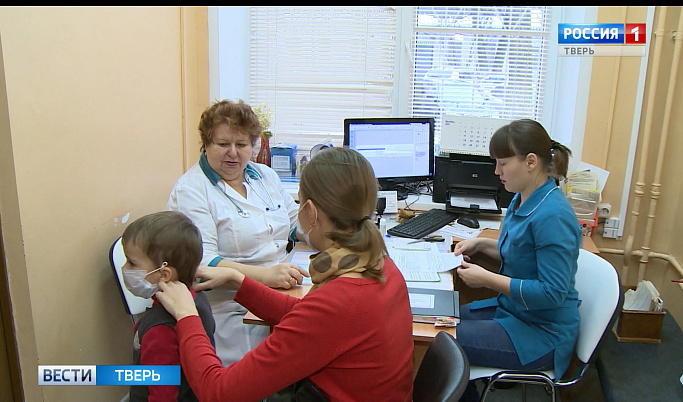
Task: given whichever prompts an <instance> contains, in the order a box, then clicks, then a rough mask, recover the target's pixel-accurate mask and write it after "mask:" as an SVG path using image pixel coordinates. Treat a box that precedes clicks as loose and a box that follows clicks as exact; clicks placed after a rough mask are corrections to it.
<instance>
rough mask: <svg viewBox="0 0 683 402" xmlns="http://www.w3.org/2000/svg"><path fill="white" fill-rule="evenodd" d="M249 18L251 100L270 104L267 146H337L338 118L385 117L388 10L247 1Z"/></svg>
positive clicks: (390, 58) (390, 80)
mask: <svg viewBox="0 0 683 402" xmlns="http://www.w3.org/2000/svg"><path fill="white" fill-rule="evenodd" d="M250 17H251V22H250V24H251V38H250V59H251V60H250V95H249V102H250V104H251V105H252V106H256V105H259V104H266V105H267V106H268V108H270V109H271V110H272V112H273V118H272V126H271V127H270V129H271V131H272V132H273V134H274V139H273V140H271V146H273V145H274V144H276V143H280V142H285V143H295V144H297V145H298V147H299V152H300V153H301V152H307V151H308V150H309V149H310V148H311V147H312V146H314V145H315V144H317V143H320V142H323V141H325V140H326V139H331V140H332V141H333V143H334V144H335V146H341V144H342V138H343V121H344V118H347V117H385V116H390V114H391V106H392V99H391V95H392V89H393V87H394V85H395V83H394V64H395V60H394V52H395V48H396V10H395V9H394V8H388V7H290V6H278V7H252V8H251V14H250Z"/></svg>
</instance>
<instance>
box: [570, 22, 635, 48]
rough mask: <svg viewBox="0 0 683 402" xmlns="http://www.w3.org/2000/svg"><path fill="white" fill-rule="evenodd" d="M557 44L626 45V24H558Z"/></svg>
mask: <svg viewBox="0 0 683 402" xmlns="http://www.w3.org/2000/svg"><path fill="white" fill-rule="evenodd" d="M557 27H558V28H557V43H559V44H567V45H572V44H573V45H588V44H624V40H625V37H624V24H557Z"/></svg>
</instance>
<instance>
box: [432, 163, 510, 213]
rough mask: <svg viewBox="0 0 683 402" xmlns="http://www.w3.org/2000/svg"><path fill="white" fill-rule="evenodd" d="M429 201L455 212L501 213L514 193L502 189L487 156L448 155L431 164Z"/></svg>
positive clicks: (494, 167)
mask: <svg viewBox="0 0 683 402" xmlns="http://www.w3.org/2000/svg"><path fill="white" fill-rule="evenodd" d="M434 165H435V166H434V185H433V189H432V201H434V202H438V203H445V204H446V210H447V211H451V212H457V213H468V214H477V213H493V214H500V213H502V209H501V208H507V207H508V205H510V201H511V200H512V196H513V195H514V194H512V193H510V192H508V191H507V190H505V187H504V186H503V184H502V183H501V182H500V179H499V178H498V176H497V175H496V173H495V170H496V161H495V159H492V158H491V157H489V156H488V155H475V154H460V153H451V154H449V155H448V156H437V157H436V158H435V163H434Z"/></svg>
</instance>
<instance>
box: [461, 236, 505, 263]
mask: <svg viewBox="0 0 683 402" xmlns="http://www.w3.org/2000/svg"><path fill="white" fill-rule="evenodd" d="M453 253H454V254H455V255H462V256H463V259H464V260H465V261H469V260H470V257H472V256H473V255H475V254H477V253H482V254H485V255H487V256H489V257H492V258H495V259H497V260H500V255H499V254H498V241H497V240H494V239H489V238H485V237H475V238H472V239H467V240H463V241H461V242H459V243H457V244H456V245H455V248H454V249H453Z"/></svg>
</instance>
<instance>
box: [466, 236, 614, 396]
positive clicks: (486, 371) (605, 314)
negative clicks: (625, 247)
mask: <svg viewBox="0 0 683 402" xmlns="http://www.w3.org/2000/svg"><path fill="white" fill-rule="evenodd" d="M576 290H577V291H578V292H579V299H580V300H581V305H580V306H579V315H580V316H581V324H580V325H579V336H578V339H577V341H576V347H575V349H574V352H575V354H576V357H577V358H578V360H577V361H576V365H575V366H576V367H575V370H574V373H573V374H572V376H571V377H570V378H567V379H557V378H555V371H554V370H548V371H519V370H507V369H502V368H495V367H482V366H472V367H470V380H476V379H479V378H483V379H487V383H486V385H485V387H484V390H483V392H482V395H481V401H484V400H485V399H486V396H487V395H488V393H489V391H490V390H491V387H492V386H493V385H494V384H495V383H496V382H507V383H522V384H523V385H525V384H536V385H543V386H544V387H545V390H546V392H547V393H548V394H549V395H551V397H552V400H553V401H555V389H556V388H559V387H564V386H568V385H572V384H575V383H577V382H578V381H579V380H580V379H581V378H582V377H583V376H584V374H585V373H586V371H587V370H588V367H589V365H590V363H591V361H592V357H593V355H594V352H595V350H596V349H597V347H598V345H599V343H600V340H601V339H602V337H603V335H604V333H605V332H606V331H607V329H608V328H609V326H610V322H611V321H612V317H613V316H614V313H615V311H616V310H617V306H618V305H619V302H620V298H621V288H620V284H619V277H618V275H617V271H616V270H615V269H614V267H613V266H612V265H611V264H610V263H609V262H607V261H606V260H605V259H603V258H602V257H600V256H598V255H597V254H593V253H591V252H590V251H587V250H584V249H581V250H580V251H579V259H578V269H577V272H576ZM567 370H568V373H567V374H571V371H572V365H571V364H570V368H568V369H567ZM524 391H526V390H524ZM524 396H525V397H526V395H524Z"/></svg>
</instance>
